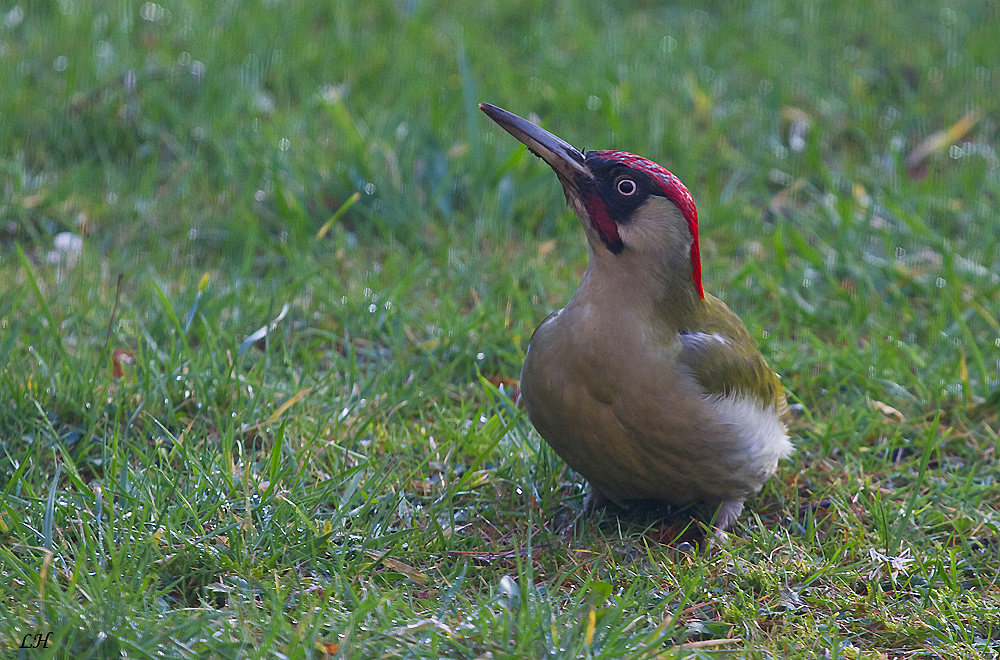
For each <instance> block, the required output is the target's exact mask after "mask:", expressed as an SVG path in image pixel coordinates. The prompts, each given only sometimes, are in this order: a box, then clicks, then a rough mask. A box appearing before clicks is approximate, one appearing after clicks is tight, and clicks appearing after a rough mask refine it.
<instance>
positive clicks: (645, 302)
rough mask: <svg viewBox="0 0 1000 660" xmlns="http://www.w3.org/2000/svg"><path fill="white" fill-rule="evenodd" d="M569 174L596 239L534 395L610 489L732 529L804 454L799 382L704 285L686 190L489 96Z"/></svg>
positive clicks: (532, 347) (541, 426)
mask: <svg viewBox="0 0 1000 660" xmlns="http://www.w3.org/2000/svg"><path fill="white" fill-rule="evenodd" d="M479 107H480V109H481V110H482V111H483V112H485V113H486V114H487V115H489V117H490V118H491V119H492V120H493V121H495V122H496V123H498V124H499V125H500V126H501V127H502V128H503V129H504V130H506V131H507V132H508V133H510V134H511V135H513V136H514V137H515V138H517V139H518V140H520V141H521V142H523V143H524V144H525V145H527V147H528V149H530V150H531V152H532V153H533V154H535V155H536V156H538V157H539V158H541V159H542V160H544V161H545V162H546V163H548V164H549V166H550V167H551V168H552V169H553V170H555V173H556V176H557V177H559V181H560V182H561V183H562V187H563V191H564V192H565V194H566V201H567V202H568V203H569V206H570V207H572V209H573V210H574V211H575V212H576V214H577V216H579V218H580V221H581V222H582V223H583V229H584V231H585V232H586V234H587V241H588V242H589V243H590V261H589V263H588V264H587V269H586V271H585V272H584V274H583V279H582V280H581V282H580V286H579V288H578V289H577V290H576V293H575V294H574V295H573V298H572V299H571V300H570V301H569V303H568V304H567V305H566V307H564V308H563V309H561V310H559V311H557V312H555V313H553V314H552V315H550V316H549V317H548V318H547V319H545V320H544V321H542V324H541V325H540V326H538V329H537V330H535V333H534V335H532V337H531V341H530V342H529V345H528V351H527V354H526V355H525V359H524V366H523V367H522V369H521V401H522V402H523V404H524V406H525V408H526V409H527V413H528V417H529V419H531V422H532V424H534V426H535V428H536V429H537V430H538V432H539V434H541V436H542V438H544V439H545V441H546V442H548V443H549V445H551V446H552V448H553V449H554V450H555V451H556V453H557V454H559V456H561V457H562V458H563V460H565V461H566V463H567V464H568V465H569V466H570V467H572V468H573V469H574V470H576V471H577V472H579V473H580V474H581V475H582V476H583V477H584V478H586V479H587V481H588V482H590V486H591V491H590V494H589V496H588V499H587V503H586V506H585V508H589V507H591V506H594V505H596V504H598V503H600V502H602V501H603V500H605V499H610V500H611V501H613V502H615V503H616V504H619V505H621V506H628V505H629V504H630V503H633V502H639V501H654V502H663V503H669V504H675V505H685V504H689V503H694V502H701V503H703V504H705V505H706V506H708V507H709V508H710V510H711V511H712V512H713V513H715V518H714V524H715V526H716V528H717V529H719V530H724V529H725V528H727V527H728V526H729V525H731V524H732V522H733V521H734V520H736V518H737V516H739V514H740V512H741V511H742V510H743V502H744V500H746V498H748V497H750V496H751V495H753V494H754V493H756V492H757V491H758V490H760V488H761V487H762V486H763V485H764V482H765V481H767V479H768V478H770V477H771V475H772V474H774V471H775V469H776V468H777V464H778V460H779V459H781V458H784V457H786V456H788V455H789V454H790V453H791V452H792V444H791V442H790V441H789V439H788V433H787V430H786V428H785V425H784V423H783V419H784V418H785V417H786V416H787V414H788V404H787V403H786V401H785V395H784V390H783V388H782V386H781V383H780V381H779V380H778V376H777V374H775V373H774V372H773V371H772V370H771V369H770V368H769V367H768V366H767V362H765V361H764V357H763V356H762V355H761V354H760V351H758V350H757V347H756V345H755V344H754V341H753V339H752V338H751V337H750V333H749V332H747V329H746V327H745V326H744V325H743V322H742V321H741V320H740V318H739V317H738V316H737V315H736V314H735V313H733V312H732V311H730V309H729V308H728V307H726V305H725V303H723V302H722V301H721V300H719V299H718V298H716V297H714V296H712V295H710V294H706V293H705V292H704V290H703V289H702V283H701V257H700V255H699V251H698V213H697V211H696V210H695V206H694V201H693V200H692V198H691V194H690V193H689V192H688V190H687V188H685V187H684V184H682V183H681V182H680V180H679V179H678V178H677V177H675V176H674V175H673V174H671V173H670V172H668V171H667V170H666V169H664V168H663V167H661V166H659V165H657V164H656V163H654V162H652V161H650V160H647V159H645V158H641V157H639V156H635V155H633V154H630V153H626V152H624V151H588V152H586V153H583V152H581V151H579V150H578V149H575V148H574V147H572V146H571V145H569V144H568V143H567V142H565V141H564V140H562V139H560V138H558V137H556V136H555V135H552V134H551V133H549V132H548V131H546V130H544V129H542V128H540V127H538V126H536V125H535V124H532V123H531V122H529V121H527V120H525V119H522V118H521V117H518V116H517V115H515V114H512V113H510V112H507V111H506V110H503V109H501V108H498V107H496V106H493V105H489V104H487V103H481V104H480V105H479Z"/></svg>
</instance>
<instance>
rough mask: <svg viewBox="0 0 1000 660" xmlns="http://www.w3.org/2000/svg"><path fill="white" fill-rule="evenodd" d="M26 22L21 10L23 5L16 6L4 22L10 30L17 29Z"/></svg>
mask: <svg viewBox="0 0 1000 660" xmlns="http://www.w3.org/2000/svg"><path fill="white" fill-rule="evenodd" d="M23 20H24V10H23V9H21V5H17V6H15V7H14V8H13V9H11V10H10V11H9V12H7V15H6V16H4V18H3V22H4V25H6V26H7V27H9V28H16V27H17V26H18V25H20V24H21V21H23Z"/></svg>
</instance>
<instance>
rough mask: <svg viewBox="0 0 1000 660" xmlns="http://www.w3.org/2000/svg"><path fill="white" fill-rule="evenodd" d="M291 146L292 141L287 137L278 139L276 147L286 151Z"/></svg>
mask: <svg viewBox="0 0 1000 660" xmlns="http://www.w3.org/2000/svg"><path fill="white" fill-rule="evenodd" d="M291 146H292V142H291V140H289V139H288V138H281V140H279V141H278V148H279V149H281V150H282V151H288V149H289V148H291Z"/></svg>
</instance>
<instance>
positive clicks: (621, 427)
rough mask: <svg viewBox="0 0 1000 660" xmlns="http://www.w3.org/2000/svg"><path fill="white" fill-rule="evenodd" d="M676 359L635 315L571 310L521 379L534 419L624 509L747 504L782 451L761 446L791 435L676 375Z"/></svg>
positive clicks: (549, 327) (550, 325)
mask: <svg viewBox="0 0 1000 660" xmlns="http://www.w3.org/2000/svg"><path fill="white" fill-rule="evenodd" d="M681 349H682V346H681V343H680V341H679V340H678V338H677V336H676V334H675V333H671V332H669V331H666V332H665V331H664V330H663V329H661V328H659V327H656V326H654V325H652V324H650V323H649V322H648V321H645V320H644V319H642V318H640V317H638V316H632V317H629V315H628V314H627V313H621V314H615V315H611V316H609V315H605V314H601V313H599V310H598V309H596V308H595V307H594V306H592V305H586V304H573V303H571V304H570V305H568V306H567V307H566V309H564V310H562V311H561V312H560V313H559V314H556V315H553V316H552V317H550V318H549V319H548V320H547V321H546V322H544V323H543V324H542V325H541V326H540V327H539V328H538V330H536V332H535V334H534V336H533V337H532V339H531V342H530V345H529V348H528V352H527V355H526V357H525V362H524V366H523V368H522V371H521V396H522V400H523V401H524V403H525V407H526V408H527V412H528V416H529V418H530V419H531V421H532V423H533V424H534V426H535V428H536V429H537V430H538V432H539V434H540V435H541V436H542V437H543V438H544V439H545V440H546V442H548V443H549V445H551V446H552V448H553V449H555V451H556V453H558V454H559V455H560V456H561V457H562V458H563V460H565V461H566V463H567V464H568V465H569V466H570V467H572V468H573V469H575V470H576V471H577V472H579V473H580V474H581V475H582V476H584V477H585V478H586V479H587V480H588V481H590V482H591V483H592V484H593V485H594V486H596V487H597V488H598V489H599V490H601V491H602V492H603V493H604V494H605V495H607V496H608V497H610V498H611V499H612V500H615V501H618V502H619V503H623V502H627V501H629V500H646V499H651V500H663V501H667V502H672V503H677V504H683V503H687V502H691V501H695V500H699V499H705V498H709V497H720V498H723V499H734V498H742V497H746V496H748V495H750V494H752V493H753V492H756V490H758V489H759V488H760V486H761V485H762V484H763V482H764V481H765V480H766V479H767V478H768V477H769V476H770V475H771V474H772V473H773V472H774V469H775V466H776V464H777V460H778V456H779V454H781V452H782V449H781V448H780V447H778V449H777V450H776V451H772V452H768V451H766V450H765V451H762V450H761V446H763V445H768V444H769V443H770V444H774V443H775V442H779V441H784V442H785V443H787V437H786V436H785V435H784V427H783V426H782V425H781V423H780V422H779V421H777V418H776V416H775V415H774V414H773V412H772V413H768V412H767V411H765V410H763V409H761V410H760V414H759V415H757V416H756V417H753V416H746V413H747V411H748V410H751V409H752V410H754V411H756V410H757V409H760V408H761V407H760V406H759V404H755V402H753V401H751V400H739V401H737V400H736V399H734V400H733V401H732V402H729V401H728V399H727V400H723V401H721V402H720V400H719V398H718V397H715V398H714V400H713V397H711V396H708V395H707V394H706V393H705V392H704V390H703V389H702V388H701V387H700V386H699V385H698V384H697V382H696V381H695V380H694V378H693V377H692V376H691V375H690V373H688V372H687V371H686V370H685V368H684V367H683V366H682V365H681V363H680V361H679V359H678V357H679V354H680V351H681ZM755 405H756V408H753V406H755ZM720 411H721V412H722V413H723V414H722V415H720ZM741 414H743V415H744V416H746V417H747V419H751V417H752V419H753V424H754V425H755V428H749V427H746V428H745V427H744V425H743V422H742V421H741V419H740V415H741ZM769 415H770V417H773V418H774V420H773V424H768V423H767V420H769V417H768V416H769ZM772 436H773V437H772ZM779 436H780V437H779Z"/></svg>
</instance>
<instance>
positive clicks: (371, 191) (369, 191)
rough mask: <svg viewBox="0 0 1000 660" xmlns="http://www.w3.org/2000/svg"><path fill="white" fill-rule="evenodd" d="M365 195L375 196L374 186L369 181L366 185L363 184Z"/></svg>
mask: <svg viewBox="0 0 1000 660" xmlns="http://www.w3.org/2000/svg"><path fill="white" fill-rule="evenodd" d="M365 193H367V194H369V195H374V194H375V184H374V183H372V182H371V181H369V182H368V183H366V184H365Z"/></svg>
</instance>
